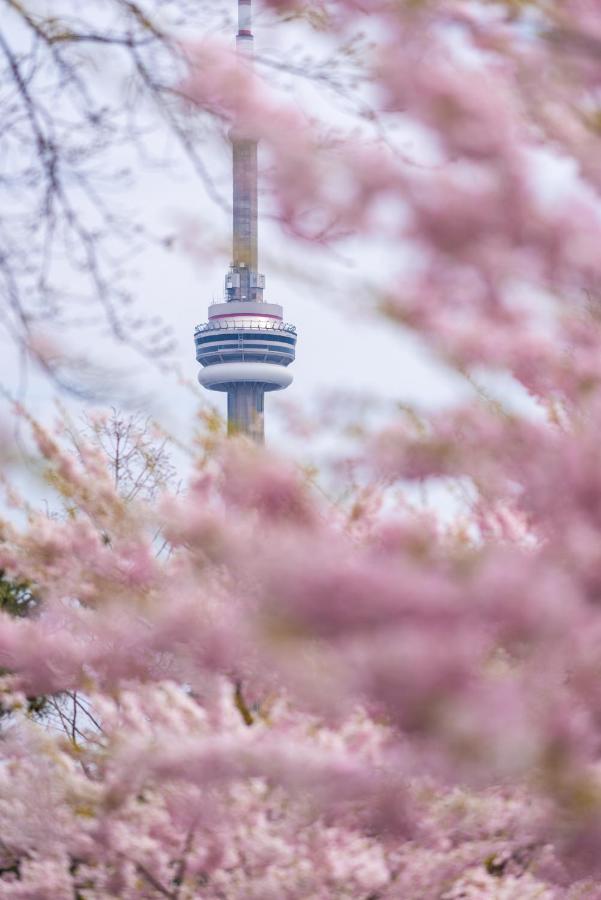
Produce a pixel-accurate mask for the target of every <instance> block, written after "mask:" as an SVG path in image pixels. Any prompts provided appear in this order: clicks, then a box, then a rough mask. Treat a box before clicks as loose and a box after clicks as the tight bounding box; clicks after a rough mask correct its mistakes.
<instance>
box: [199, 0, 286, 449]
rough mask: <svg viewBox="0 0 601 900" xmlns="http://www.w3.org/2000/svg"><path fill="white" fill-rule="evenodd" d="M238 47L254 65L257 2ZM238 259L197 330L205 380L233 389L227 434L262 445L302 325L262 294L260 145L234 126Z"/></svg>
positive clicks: (246, 13)
mask: <svg viewBox="0 0 601 900" xmlns="http://www.w3.org/2000/svg"><path fill="white" fill-rule="evenodd" d="M236 50H237V52H238V54H239V56H240V57H244V58H245V59H243V60H242V61H243V62H247V63H248V64H250V63H251V61H252V55H253V34H252V29H251V0H238V34H237V36H236ZM230 139H231V142H232V159H233V241H232V264H231V266H230V269H229V272H228V273H227V275H226V277H225V297H224V300H223V302H221V303H213V304H212V305H211V306H210V307H209V321H208V322H206V323H205V324H203V325H198V326H197V327H196V330H195V332H194V342H195V344H196V359H197V360H198V362H199V363H200V364H201V366H203V368H202V369H201V370H200V372H199V374H198V380H199V382H200V383H201V385H202V386H203V387H205V388H207V389H208V390H210V391H225V392H227V425H228V434H231V435H235V434H242V435H246V436H247V437H249V438H251V439H252V440H253V441H255V442H256V443H259V444H260V443H263V440H264V421H263V405H264V397H265V392H266V391H280V390H282V389H283V388H286V387H288V385H289V384H290V383H291V381H292V375H291V373H290V372H289V371H288V369H287V367H288V366H289V365H290V363H291V362H293V361H294V354H295V346H296V328H295V327H294V325H288V324H285V323H284V320H283V310H282V307H281V306H279V305H278V304H277V303H266V302H265V300H264V299H263V290H264V288H265V276H264V275H260V274H259V271H258V241H257V142H256V140H255V139H254V138H253V137H252V136H245V135H244V134H242V133H240V132H238V131H236V130H235V129H233V130H232V132H231V134H230Z"/></svg>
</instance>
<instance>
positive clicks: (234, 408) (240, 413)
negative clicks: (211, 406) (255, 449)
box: [227, 381, 265, 444]
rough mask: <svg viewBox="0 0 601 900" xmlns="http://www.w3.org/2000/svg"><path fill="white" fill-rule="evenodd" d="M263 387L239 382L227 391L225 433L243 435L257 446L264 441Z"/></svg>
mask: <svg viewBox="0 0 601 900" xmlns="http://www.w3.org/2000/svg"><path fill="white" fill-rule="evenodd" d="M264 399H265V387H264V385H262V384H257V383H255V382H244V381H242V382H239V383H238V384H232V385H230V386H229V387H228V391H227V432H228V434H229V435H235V434H245V435H247V436H248V437H249V438H250V439H251V440H253V441H254V442H255V443H257V444H263V443H264V441H265V427H264V421H263V409H264Z"/></svg>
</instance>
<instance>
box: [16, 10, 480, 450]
mask: <svg viewBox="0 0 601 900" xmlns="http://www.w3.org/2000/svg"><path fill="white" fill-rule="evenodd" d="M229 3H230V5H231V7H232V12H235V2H234V0H229ZM296 28H297V26H295V25H293V24H280V25H279V26H278V29H277V31H274V30H273V29H272V28H270V27H268V23H267V22H266V21H264V22H263V24H262V20H261V19H259V21H256V22H255V33H256V44H257V50H258V51H260V50H261V47H262V46H269V45H270V44H271V45H273V44H274V42H275V41H276V40H277V42H278V44H279V45H280V46H285V44H286V42H290V43H291V44H294V43H295V42H296V43H297V42H298V41H299V40H301V39H305V34H304V33H301V32H300V31H298V30H295V29H296ZM232 42H233V28H232ZM309 49H310V48H309ZM316 50H319V47H318V46H317V45H316ZM298 90H299V98H300V99H301V100H302V102H305V103H309V104H311V105H312V109H320V112H321V114H323V115H326V116H332V118H333V120H334V119H336V117H337V116H339V115H341V114H339V113H338V112H337V111H336V110H335V108H334V107H333V106H331V105H330V104H329V101H328V99H327V98H326V97H325V96H320V93H319V91H316V90H315V89H314V88H312V87H310V86H309V85H302V86H299V88H298ZM407 140H408V141H409V145H404V150H405V151H407V150H410V151H411V150H412V149H414V150H415V152H416V153H417V152H418V149H417V148H415V147H414V148H412V147H411V146H410V142H411V138H410V137H409V138H408V139H407ZM153 149H154V148H153ZM157 149H160V148H158V147H157ZM209 156H210V161H211V166H212V170H213V172H214V174H215V178H216V180H217V183H218V184H219V185H220V186H221V187H223V189H224V193H225V194H226V196H228V197H229V192H230V188H229V179H230V159H229V152H228V148H227V147H225V146H224V145H223V144H217V143H216V144H215V145H214V146H213V148H212V149H211V150H210V151H209ZM126 199H127V202H128V203H131V204H133V205H134V206H135V207H137V208H138V210H139V211H140V212H141V214H142V216H143V218H144V220H145V221H146V222H147V224H148V225H149V226H151V227H153V228H154V229H155V230H157V231H159V232H160V233H165V234H179V235H181V234H190V232H191V227H190V225H187V224H185V223H194V228H195V230H196V234H197V238H196V239H197V240H198V242H199V243H205V244H206V245H208V246H209V247H211V246H212V247H213V249H212V250H211V251H210V252H209V254H203V256H202V257H200V256H197V257H195V255H194V254H193V253H190V252H187V251H185V250H184V249H183V247H182V246H181V242H176V244H175V246H174V247H173V248H172V249H171V250H166V249H157V248H156V247H153V248H149V249H148V250H147V251H146V252H145V253H144V254H143V255H142V256H139V257H138V258H137V260H136V261H135V270H136V277H135V280H134V285H135V295H136V300H137V303H138V305H139V308H140V310H141V311H142V312H143V313H144V314H146V315H152V314H153V313H155V312H156V313H159V314H160V315H162V316H163V318H164V319H165V320H166V321H167V322H168V323H169V324H170V325H171V326H172V328H173V330H174V335H175V339H176V350H175V353H174V354H173V358H174V360H175V362H176V364H177V365H178V366H179V368H180V370H181V373H182V375H183V376H184V377H185V378H186V379H188V380H189V381H190V382H192V383H193V384H194V385H195V387H194V388H193V389H192V390H186V389H183V388H182V387H181V385H179V384H178V383H177V378H176V377H175V376H171V375H166V374H164V373H161V372H160V371H159V370H157V369H156V368H155V367H153V366H152V365H150V364H148V363H146V362H144V361H142V360H138V359H136V358H135V357H134V356H132V354H131V353H130V352H129V351H126V350H125V349H123V348H119V347H115V346H114V345H109V344H107V343H105V342H101V341H99V340H98V336H95V335H84V334H82V335H81V336H77V338H76V341H77V348H76V349H77V351H78V352H80V353H81V352H83V353H89V354H90V356H91V357H95V358H97V359H98V358H99V356H100V360H101V361H102V362H105V363H106V362H109V363H110V365H111V366H113V367H116V368H117V369H120V370H121V371H122V373H123V374H122V380H123V381H124V382H127V383H128V384H135V385H136V386H137V388H138V389H139V391H138V395H137V396H138V400H137V405H138V407H139V408H141V409H143V410H144V411H148V412H149V413H150V414H152V415H154V416H156V417H157V418H158V419H159V420H160V421H161V422H162V423H164V424H165V426H166V427H167V428H168V429H169V430H171V431H172V432H174V433H175V434H176V435H177V436H178V437H179V438H180V439H181V440H184V441H185V440H187V439H188V437H189V435H190V432H191V427H192V423H193V419H194V414H195V411H196V409H197V407H198V404H200V403H202V402H207V401H208V402H210V403H213V404H215V405H217V406H218V407H220V409H221V410H222V411H224V408H225V396H224V395H222V394H219V393H210V394H209V393H208V392H205V391H203V389H201V388H200V386H198V385H197V384H196V381H195V379H196V373H197V369H198V365H197V363H196V361H195V358H194V345H193V331H194V326H195V325H196V324H197V323H199V322H202V321H205V320H206V317H207V307H208V304H209V303H210V302H211V300H213V299H220V298H221V297H222V292H223V278H224V275H225V272H226V271H227V268H228V265H229V262H230V259H229V230H230V220H229V216H228V215H227V214H226V213H225V212H224V211H223V210H222V209H221V208H219V207H217V206H216V205H215V204H214V203H213V202H212V201H211V200H210V199H209V198H208V197H207V196H206V193H205V191H204V189H203V187H202V185H201V184H200V182H199V181H198V180H197V179H195V177H194V176H193V175H192V174H191V172H190V171H189V170H188V168H187V167H186V166H185V165H182V166H180V167H175V168H173V167H172V168H167V169H165V170H158V169H157V170H153V171H152V172H150V171H147V172H144V173H141V176H140V179H139V183H138V185H137V187H136V188H135V190H134V191H132V192H131V195H129V196H128V197H127V198H126ZM259 231H260V233H259V254H260V269H261V271H263V273H264V274H265V275H266V278H267V288H266V292H265V299H266V300H268V301H271V302H276V303H281V304H282V305H283V307H284V317H285V320H286V321H288V322H292V323H294V324H295V325H296V326H297V329H298V334H299V340H298V347H297V360H296V362H295V363H294V364H293V372H294V381H293V384H292V386H291V387H290V388H288V390H287V391H285V392H282V393H281V394H280V395H277V394H271V395H269V396H268V397H267V400H266V433H267V438H268V440H269V441H270V443H271V444H273V445H274V446H276V447H282V448H289V447H290V446H291V444H290V442H289V440H288V438H287V436H286V434H285V430H284V428H283V425H282V423H281V421H280V420H279V419H278V416H277V415H276V410H277V408H278V406H280V405H281V404H282V403H286V402H298V403H300V404H302V405H311V403H312V402H314V401H315V400H316V399H317V398H319V397H320V396H323V394H324V392H326V391H329V390H347V391H349V392H359V393H361V394H366V393H367V394H370V395H374V396H375V397H384V398H387V399H391V400H398V401H401V402H406V403H418V404H426V405H428V406H438V405H444V404H446V403H450V402H452V401H453V400H456V399H458V398H459V397H460V396H462V395H463V394H464V393H467V391H468V388H467V386H466V385H465V384H464V383H462V382H461V381H460V379H459V378H458V377H457V376H455V375H453V374H451V373H449V372H448V371H447V370H445V369H444V368H443V367H441V366H440V365H438V364H436V363H435V362H434V361H433V360H432V359H431V358H430V357H429V356H428V355H427V354H426V352H425V351H424V350H423V348H421V347H420V346H419V344H418V343H417V342H416V341H415V339H414V338H412V337H411V336H409V335H406V334H403V333H402V332H401V331H400V330H399V329H397V328H395V327H393V326H391V325H390V324H387V323H385V322H383V321H381V320H379V319H378V318H377V317H376V316H375V315H374V314H372V312H371V311H370V309H369V305H368V304H367V303H366V302H365V292H364V290H362V288H361V285H363V284H365V283H373V284H380V285H385V284H386V281H387V278H388V277H390V276H391V275H392V273H394V272H396V271H397V267H398V263H399V257H400V255H401V254H402V253H406V252H407V249H406V248H401V247H399V248H394V247H393V248H391V247H390V246H384V245H382V246H377V245H367V244H366V243H365V241H362V242H353V240H349V241H347V242H346V243H345V245H344V246H341V247H339V248H337V250H336V252H335V253H332V252H326V251H323V250H319V251H318V250H312V249H310V248H308V247H299V246H296V247H294V246H293V245H292V243H291V241H290V240H288V239H286V238H285V236H284V235H283V234H282V232H281V230H280V227H279V226H278V225H277V224H274V223H273V222H271V221H266V220H265V219H263V220H262V221H260V224H259ZM295 269H297V270H298V271H300V272H305V273H306V274H307V276H308V277H306V278H304V277H301V278H299V277H296V275H295V274H294V270H295ZM71 341H72V342H73V337H72V338H71ZM2 346H3V352H2V357H1V359H0V367H1V368H0V374H1V377H2V380H3V382H4V384H5V386H6V387H7V388H8V389H9V390H10V391H11V392H13V393H15V392H16V391H17V390H18V389H19V386H22V385H21V382H20V378H21V375H20V370H19V367H18V365H16V357H15V354H14V351H13V350H12V349H11V347H10V345H9V344H8V343H7V342H4V344H3V345H2ZM72 346H73V343H72ZM99 348H100V349H99ZM52 395H53V389H52V387H51V386H49V385H48V384H47V383H46V382H45V381H44V379H43V378H42V377H41V376H39V375H36V374H35V373H34V372H30V373H29V377H28V382H27V391H26V396H25V399H26V402H27V403H28V405H29V406H31V407H32V408H33V410H34V412H36V413H37V414H42V415H43V414H44V413H45V411H46V410H47V409H48V408H49V405H50V404H51V402H52ZM278 423H279V424H278Z"/></svg>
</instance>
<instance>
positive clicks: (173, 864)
mask: <svg viewBox="0 0 601 900" xmlns="http://www.w3.org/2000/svg"><path fill="white" fill-rule="evenodd" d="M268 5H269V6H271V7H272V8H273V10H274V11H275V13H277V14H280V15H282V16H284V17H286V18H290V17H291V18H296V19H300V20H301V21H302V20H303V18H304V19H306V20H307V22H308V27H315V28H319V29H320V30H321V32H322V34H324V35H325V36H326V37H327V38H328V39H331V40H336V39H337V40H340V41H347V40H351V39H353V37H354V36H356V33H357V31H358V30H360V29H362V28H363V29H365V30H368V31H369V51H366V56H365V58H364V59H363V60H362V71H363V73H364V81H362V83H361V85H360V86H358V87H357V91H358V95H360V99H361V102H362V103H363V102H365V107H364V115H363V117H362V119H361V121H362V122H363V125H362V127H361V129H360V130H357V129H355V130H351V131H349V132H346V131H345V130H344V127H343V126H341V127H340V129H339V130H337V131H333V129H332V126H331V123H328V122H321V121H320V120H319V116H318V115H313V116H309V115H308V114H306V113H304V112H303V111H302V109H299V106H298V105H297V104H296V103H294V102H290V101H287V100H286V97H285V96H283V95H282V93H281V92H278V91H277V90H274V89H273V88H272V86H271V84H270V83H269V79H267V80H266V79H265V77H264V75H263V74H262V72H263V71H264V70H263V69H262V68H261V67H260V66H257V67H256V68H255V74H252V73H250V72H248V71H244V72H241V69H240V65H241V64H240V62H239V61H238V60H236V59H235V58H234V57H232V56H229V55H228V54H227V53H224V52H223V50H222V48H221V47H220V46H218V45H217V44H216V42H215V41H214V40H206V41H203V42H201V43H196V44H194V45H193V46H187V47H185V48H184V50H183V51H182V52H183V53H184V54H185V58H186V59H187V61H188V64H189V71H188V73H187V75H186V76H185V78H183V79H182V81H181V83H179V86H178V93H179V95H180V97H181V98H182V102H184V103H185V104H186V108H187V109H189V111H190V114H191V115H193V114H194V112H193V111H194V109H195V108H196V107H198V108H200V109H202V110H204V111H205V112H206V113H208V114H210V115H212V116H215V117H216V118H217V120H218V121H221V122H222V123H223V125H224V126H225V127H227V128H229V127H231V126H234V127H241V128H244V129H245V130H248V129H249V128H250V127H252V128H253V129H254V132H253V133H256V136H257V138H259V139H260V140H261V142H262V146H263V148H264V152H265V154H266V158H267V160H268V162H269V165H268V167H267V169H268V171H267V177H268V180H269V186H270V189H271V191H272V197H273V203H274V205H275V207H276V209H277V210H278V214H279V216H280V218H281V220H282V223H283V224H284V226H285V227H286V228H287V229H288V230H289V232H290V233H291V234H292V235H294V236H295V237H296V238H297V239H298V240H299V241H300V242H314V241H317V242H319V243H320V244H326V245H327V244H329V243H331V244H332V245H335V244H336V242H337V241H338V240H340V239H341V236H342V235H348V234H349V233H351V232H352V233H355V234H356V235H358V236H360V237H362V238H364V239H365V240H371V239H377V240H381V241H389V242H390V244H391V246H392V247H393V248H394V247H395V246H398V245H399V244H401V243H402V245H403V246H409V247H411V248H412V249H413V251H414V256H413V263H412V265H411V266H410V267H408V266H406V265H404V266H402V265H401V264H400V263H399V264H398V271H394V270H393V271H392V272H391V273H390V274H391V276H392V277H389V278H388V280H387V285H386V288H385V289H384V288H377V289H374V297H373V299H374V301H375V303H376V304H377V305H378V306H379V309H380V311H381V312H382V313H383V314H384V315H386V316H387V317H389V319H390V320H391V323H392V324H391V327H397V328H404V329H411V330H412V331H413V332H414V333H415V334H416V335H418V336H419V337H420V339H421V340H422V341H423V342H424V345H425V346H427V347H428V348H429V349H430V351H431V352H434V353H437V354H438V355H439V357H440V358H441V359H442V360H443V361H444V362H445V364H446V365H447V366H448V367H449V369H451V368H453V369H454V370H456V371H458V372H459V373H461V374H462V375H463V376H464V377H465V378H466V379H467V380H468V382H469V383H470V384H472V385H474V386H475V387H476V390H474V392H473V399H472V400H470V401H465V402H462V403H461V405H456V406H455V407H453V408H451V409H445V410H444V411H437V412H433V413H429V414H427V413H426V412H424V411H423V410H420V411H408V410H403V411H401V412H396V413H395V414H394V415H392V416H391V418H390V421H389V422H388V423H387V424H386V425H385V426H383V427H382V426H380V425H378V427H377V428H375V427H374V428H373V429H371V430H370V429H368V428H366V429H365V431H366V433H365V434H364V436H363V440H362V442H361V446H358V447H357V448H356V449H353V455H352V459H350V460H349V459H348V454H347V455H346V456H347V458H345V459H339V460H336V468H337V469H338V471H345V472H348V471H349V470H351V471H352V472H353V473H354V475H355V483H356V485H357V487H356V488H355V489H354V490H352V491H347V493H346V495H345V497H344V499H343V501H342V502H338V503H333V502H330V500H329V499H328V498H327V496H326V495H325V494H324V493H323V492H320V491H319V490H318V489H317V488H316V486H315V485H314V483H313V482H312V480H311V478H310V477H308V476H307V474H306V473H304V472H303V471H302V470H301V469H300V468H299V467H298V466H297V465H295V464H294V463H291V462H290V461H287V460H283V459H280V458H275V457H272V456H270V455H268V454H266V453H264V452H263V451H260V450H258V449H257V448H255V447H252V446H250V445H247V444H246V443H245V442H244V441H243V440H230V441H225V440H224V441H222V440H221V439H220V438H219V437H218V436H217V435H216V433H215V432H211V433H210V434H208V435H207V436H206V440H205V441H204V442H201V446H200V447H199V451H202V452H199V454H198V461H197V463H196V466H195V469H194V471H193V474H192V477H191V479H190V482H189V484H188V485H187V487H186V489H185V490H182V491H180V492H174V491H173V490H172V489H171V488H170V487H169V484H168V483H167V482H168V479H165V482H166V483H164V484H161V485H160V487H161V490H160V491H158V492H151V494H150V496H148V495H147V494H146V493H145V492H144V491H142V490H140V491H134V492H133V493H132V492H131V491H130V490H128V489H127V488H125V489H123V488H124V485H123V482H121V483H120V480H119V478H116V477H115V465H114V459H115V458H114V447H115V445H114V442H113V443H112V444H109V445H107V443H106V440H104V448H103V447H102V446H99V443H98V439H97V438H100V439H101V441H100V442H101V443H102V442H103V439H106V437H107V436H108V435H110V434H112V435H113V438H114V436H115V435H117V434H119V435H122V426H119V428H116V427H115V429H112V426H110V427H109V429H108V431H107V430H106V429H105V426H98V428H99V430H98V429H97V432H96V438H94V437H93V436H92V437H91V436H89V435H88V437H87V438H86V436H85V435H84V436H82V437H77V438H76V452H74V446H73V437H71V438H69V436H68V435H67V436H65V434H64V431H65V429H64V426H63V428H62V434H61V433H57V434H55V433H53V432H52V431H51V430H50V429H48V428H46V427H44V426H43V425H41V424H40V423H39V422H37V421H35V420H34V419H32V418H30V417H27V416H26V414H25V413H23V412H22V411H21V412H20V413H19V414H20V415H21V416H24V417H25V418H26V419H27V421H28V423H29V427H30V429H31V433H32V436H33V438H34V440H35V442H36V445H37V454H38V457H39V460H40V462H41V465H42V467H43V469H44V471H45V473H46V476H47V478H48V479H49V482H50V483H51V485H52V486H53V489H54V490H55V491H56V492H57V496H59V497H61V498H62V501H63V509H62V512H61V513H60V514H56V515H54V516H52V517H50V516H49V515H48V513H47V512H46V511H44V512H40V511H38V510H36V509H35V508H29V509H28V514H27V521H26V522H25V523H24V524H23V523H18V522H17V521H16V520H15V519H14V518H11V517H10V516H7V517H6V520H5V521H4V522H3V524H2V535H1V542H0V568H1V569H2V571H3V572H5V573H6V574H7V577H10V578H11V579H12V580H13V582H14V583H16V584H18V583H21V582H23V581H25V582H26V583H27V584H28V585H31V586H32V590H33V592H34V594H35V597H36V598H38V603H39V607H38V609H37V610H36V615H35V616H34V617H24V618H15V617H14V616H10V615H8V614H6V613H4V614H2V615H1V616H0V666H1V667H2V669H3V671H5V673H6V674H5V675H3V676H2V683H1V687H2V694H1V696H2V703H3V706H4V709H5V711H6V712H7V713H10V715H7V716H5V717H4V719H3V722H4V723H6V724H5V726H4V733H3V741H2V758H3V765H2V766H1V767H0V822H1V830H0V834H1V850H2V859H1V866H0V884H1V887H2V894H3V896H6V897H41V898H43V897H53V898H62V897H65V898H67V897H69V898H71V897H73V896H77V897H82V898H86V900H88V898H101V897H114V896H118V897H124V898H128V897H131V898H134V897H148V898H155V897H172V898H193V897H203V898H208V900H212V898H215V900H216V898H226V900H230V898H270V897H273V898H281V897H293V898H324V900H325V898H331V897H348V898H363V900H367V898H371V900H375V898H382V900H383V898H403V900H412V898H415V900H418V898H438V900H455V898H461V897H464V898H499V900H500V898H524V900H529V898H545V900H546V898H548V900H554V898H568V900H575V898H581V897H587V898H589V897H590V898H594V897H601V878H600V873H599V856H600V854H599V846H600V843H601V780H600V778H601V776H600V745H601V716H600V706H599V696H600V694H599V685H600V681H599V672H600V668H601V656H600V633H601V618H600V614H599V593H598V592H599V584H600V578H599V560H600V558H601V506H600V502H601V499H600V498H601V487H600V486H599V485H598V484H597V482H598V481H599V478H600V474H599V473H600V471H601V468H600V466H599V446H600V441H599V428H600V426H599V422H600V417H599V413H600V411H601V404H600V393H599V375H600V367H599V366H600V364H599V360H600V359H601V353H600V351H601V337H600V336H601V331H600V328H599V309H598V299H597V283H598V279H599V274H600V272H599V268H600V265H601V264H600V261H599V260H600V257H599V251H598V247H599V246H600V238H601V214H600V208H599V196H598V193H599V188H600V184H599V166H598V152H597V151H598V118H599V117H598V103H599V87H600V84H599V82H600V79H601V62H600V60H601V12H599V11H598V10H597V9H596V7H595V5H594V4H592V3H587V2H583V0H572V2H570V0H568V2H565V3H563V4H562V5H561V7H559V8H558V7H557V6H556V5H555V4H551V3H549V4H546V3H532V4H529V3H524V4H515V3H506V4H503V3H498V4H478V3H473V2H471V3H466V2H460V0H455V2H445V0H430V2H428V3H425V2H424V3H413V2H412V3H408V2H407V3H404V2H391V0H373V2H368V0H363V2H361V0H328V2H324V3H322V4H311V7H310V10H309V9H308V8H306V7H304V6H303V5H302V4H300V3H296V2H295V3H287V2H275V0H273V2H272V3H270V4H268ZM309 12H310V16H309ZM266 68H267V67H266ZM397 122H402V123H403V125H404V126H405V127H411V128H412V129H413V130H414V133H415V134H418V135H419V139H418V140H416V142H415V146H416V147H417V148H418V150H419V152H420V153H423V154H424V155H427V164H426V163H425V164H423V165H418V163H419V159H411V158H409V157H408V155H407V153H406V152H401V151H402V150H403V148H402V147H399V145H398V143H395V142H394V140H393V138H394V132H395V123H397ZM383 128H384V131H383V130H382V129H383ZM558 173H561V177H559V175H558ZM383 210H384V212H383ZM491 373H503V374H504V375H505V377H506V378H509V379H510V380H511V385H512V387H511V391H510V392H509V393H510V397H509V400H511V399H512V398H514V397H515V396H517V397H520V398H521V399H522V400H523V402H522V404H521V405H516V404H512V403H510V402H505V403H503V402H502V400H501V399H499V398H498V397H497V396H495V395H494V394H492V395H491V394H490V392H487V391H486V390H485V389H484V388H482V389H480V383H481V382H483V381H484V380H485V376H490V374H491ZM401 374H402V373H401ZM399 377H401V375H400V376H399ZM111 429H112V430H111ZM119 441H121V437H119ZM107 446H108V455H107ZM209 448H210V450H211V452H210V453H209V452H207V450H208V449H209ZM134 458H137V457H135V456H134ZM431 483H437V484H442V485H445V486H447V488H448V489H449V491H450V490H451V489H456V490H457V492H458V493H459V495H460V498H461V502H460V503H459V504H457V507H456V509H455V511H454V512H453V514H452V515H451V516H450V517H449V516H448V515H446V516H443V515H442V513H441V511H440V510H437V509H436V508H435V509H431V508H430V509H428V508H420V507H419V505H417V504H415V503H412V502H411V496H412V493H411V492H412V488H413V487H415V486H416V485H420V484H431ZM120 488H121V490H120ZM11 498H12V500H13V502H15V499H14V493H10V492H9V494H8V499H9V500H10V499H11ZM38 695H48V696H59V697H61V696H63V697H66V698H67V699H66V700H65V701H62V700H61V701H60V702H59V701H57V702H58V710H59V711H60V712H61V713H63V714H65V712H69V715H70V716H71V718H70V719H69V720H68V722H70V723H73V722H75V726H74V727H73V728H69V727H67V728H53V727H48V723H46V724H45V723H44V722H39V721H36V720H35V719H34V718H33V717H32V716H31V715H30V714H29V711H28V707H27V702H26V698H27V697H28V696H38ZM73 697H75V698H76V699H77V698H79V702H80V704H81V706H80V707H77V715H75V711H74V710H73V708H70V707H69V698H73Z"/></svg>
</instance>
